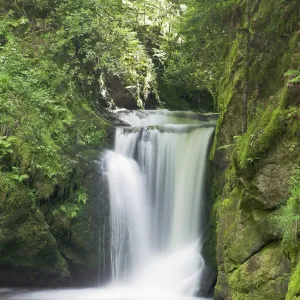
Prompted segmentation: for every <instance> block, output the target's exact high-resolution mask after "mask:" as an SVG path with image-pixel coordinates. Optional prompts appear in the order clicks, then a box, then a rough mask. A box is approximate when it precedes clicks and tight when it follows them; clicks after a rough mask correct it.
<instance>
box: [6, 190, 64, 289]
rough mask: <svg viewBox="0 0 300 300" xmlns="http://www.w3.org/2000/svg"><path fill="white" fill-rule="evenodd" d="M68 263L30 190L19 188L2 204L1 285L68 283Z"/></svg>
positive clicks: (12, 191) (11, 191)
mask: <svg viewBox="0 0 300 300" xmlns="http://www.w3.org/2000/svg"><path fill="white" fill-rule="evenodd" d="M69 278H70V273H69V269H68V265H67V262H66V261H65V259H64V258H63V256H62V255H61V253H60V251H59V249H58V247H57V242H56V240H55V238H54V237H53V235H52V234H51V231H50V228H49V225H48V224H47V222H46V221H45V218H44V216H43V214H42V213H41V211H40V210H39V208H38V207H37V206H36V204H35V202H33V201H32V198H31V195H30V193H29V191H28V190H27V189H25V188H23V187H22V185H19V186H17V189H13V188H12V189H11V190H10V191H9V194H8V195H7V197H5V199H1V203H0V284H1V285H23V284H24V285H25V284H26V285H35V284H40V285H48V284H51V282H56V283H62V282H67V281H68V280H69Z"/></svg>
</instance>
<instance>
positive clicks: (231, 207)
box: [217, 189, 267, 273]
mask: <svg viewBox="0 0 300 300" xmlns="http://www.w3.org/2000/svg"><path fill="white" fill-rule="evenodd" d="M240 201H241V191H239V190H237V189H236V190H234V191H233V192H232V193H231V195H230V198H227V199H225V200H223V201H222V202H221V204H220V207H219V210H218V215H219V220H218V229H217V233H218V246H217V249H218V251H217V259H218V264H219V270H223V271H225V272H226V273H227V272H231V271H232V270H233V269H235V268H236V267H238V266H239V265H240V264H242V263H243V262H244V261H246V260H247V259H248V258H249V257H251V255H253V254H254V253H255V252H256V251H257V250H259V249H260V248H261V247H262V246H263V245H264V244H265V243H266V242H267V240H266V238H265V237H264V235H263V234H262V233H261V231H260V230H259V227H258V226H257V224H256V223H255V221H254V220H253V219H252V216H251V213H249V212H247V211H243V210H241V209H240V207H239V205H240Z"/></svg>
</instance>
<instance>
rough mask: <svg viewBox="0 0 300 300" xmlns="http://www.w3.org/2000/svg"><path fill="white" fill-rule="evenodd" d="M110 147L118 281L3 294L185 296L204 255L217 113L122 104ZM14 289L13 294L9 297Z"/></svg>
mask: <svg viewBox="0 0 300 300" xmlns="http://www.w3.org/2000/svg"><path fill="white" fill-rule="evenodd" d="M118 114H119V116H120V118H121V119H122V120H124V121H125V122H127V123H129V124H130V125H132V126H133V127H124V128H118V129H117V130H116V133H115V145H114V149H113V150H107V151H106V152H105V153H104V161H105V171H104V172H105V176H106V179H107V183H108V187H109V197H110V225H111V228H110V230H111V247H110V248H111V249H110V252H111V266H112V283H111V285H110V286H107V287H102V288H93V289H91V288H89V289H77V290H70V289H68V290H52V291H50V290H47V291H38V292H26V291H16V292H14V294H13V295H12V294H9V293H8V294H7V296H6V298H4V299H40V300H43V299H44V300H48V299H49V300H50V299H51V300H52V299H53V300H56V299H57V300H58V299H74V300H77V299H78V300H81V299H85V300H88V299H99V300H102V299H103V300H104V299H105V300H109V299H115V300H117V299H119V300H127V299H128V300H142V299H144V300H147V299H149V300H152V299H161V300H168V299H169V300H177V299H178V300H179V299H180V300H184V299H192V298H194V296H195V295H196V294H197V292H198V289H199V286H200V283H201V280H205V278H203V270H204V267H205V262H204V260H203V257H202V256H201V244H202V239H201V238H202V234H203V227H204V222H205V220H204V219H205V214H204V205H205V190H206V186H205V184H206V180H205V177H206V162H207V154H208V150H209V149H208V147H209V141H210V139H211V136H212V133H213V130H214V125H215V122H216V116H214V115H199V114H196V113H191V112H187V113H184V112H169V111H166V110H160V111H146V112H145V111H133V112H130V111H120V112H119V113H118ZM9 295H10V296H9Z"/></svg>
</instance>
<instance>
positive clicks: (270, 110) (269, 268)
mask: <svg viewBox="0 0 300 300" xmlns="http://www.w3.org/2000/svg"><path fill="white" fill-rule="evenodd" d="M250 2H253V3H254V2H255V1H250ZM275 2H276V1H268V2H267V1H256V4H257V11H253V12H252V13H253V14H254V16H253V20H254V21H253V24H252V28H251V34H252V35H253V37H252V39H253V41H252V45H251V47H252V48H251V54H250V56H251V65H250V70H249V72H250V82H249V103H248V113H249V116H248V131H247V133H245V134H242V133H241V128H242V105H241V103H242V92H243V90H242V86H243V85H242V82H243V77H242V76H241V74H243V72H242V65H241V64H240V62H241V61H242V60H243V51H244V50H243V49H244V48H243V47H244V46H243V45H244V44H243V39H242V37H241V36H237V37H235V41H234V42H235V47H237V49H238V51H236V48H235V51H236V52H234V53H235V54H234V55H233V53H231V58H230V61H229V62H228V65H227V67H228V70H227V71H226V72H227V73H226V76H224V78H223V82H222V88H221V90H220V95H219V102H220V103H221V104H220V107H221V114H220V119H219V124H218V126H217V131H216V137H215V141H214V146H213V149H212V152H211V160H212V162H211V170H212V173H213V175H212V177H213V178H214V180H212V185H213V198H214V201H215V204H214V207H213V209H212V212H211V220H212V225H213V226H212V227H211V228H212V230H213V228H215V234H216V259H217V266H218V280H217V285H216V289H215V299H219V300H223V299H224V300H225V299H228V300H229V299H230V300H242V299H243V300H245V299H246V300H247V299H262V300H264V299H265V300H268V299H288V300H289V299H293V300H295V299H300V284H299V282H300V272H299V270H300V269H299V252H300V250H299V243H300V240H299V238H300V231H299V212H300V211H299V204H300V199H299V193H300V180H299V178H298V177H297V176H298V175H297V176H296V175H295V174H296V173H297V172H298V171H297V170H299V166H300V138H299V132H300V127H299V126H300V122H299V119H298V118H299V117H300V107H299V95H298V94H297V92H296V91H295V90H294V89H290V88H289V86H288V85H287V83H286V82H284V80H283V78H284V72H286V71H287V70H288V69H294V68H295V69H297V68H299V66H300V59H299V53H300V47H299V45H300V44H299V41H300V34H299V31H298V29H297V26H296V23H295V22H296V21H295V19H294V14H295V13H296V12H297V14H298V15H299V11H300V4H299V3H298V4H296V3H294V2H293V5H294V6H292V4H291V5H290V6H289V5H288V6H286V7H285V9H286V10H285V13H286V17H287V16H288V17H287V18H288V19H289V20H290V23H289V26H290V27H289V29H287V28H283V27H282V28H281V30H282V32H285V30H288V31H289V34H288V35H287V36H286V37H283V36H282V35H281V37H280V39H276V38H274V37H275V36H276V35H277V34H278V33H276V32H275V30H274V28H275V27H276V26H275V23H276V21H275V19H273V17H274V15H276V12H275V11H274V10H273V9H272V5H275ZM267 20H268V21H267ZM265 21H266V22H267V23H268V24H269V23H270V24H269V25H270V26H271V27H272V26H273V25H274V26H275V27H274V28H273V29H272V28H271V27H268V30H269V31H267V30H266V29H265V28H264V27H263V26H262V24H265V23H264V22H265ZM270 32H272V34H270ZM262 36H263V37H264V41H263V42H261V43H259V47H258V46H257V45H258V44H257V45H256V42H257V41H258V40H261V37H262ZM275 40H276V42H275ZM279 40H280V42H279ZM278 43H279V44H280V45H282V47H278ZM271 48H272V49H273V50H272V51H271V52H272V54H270V53H269V52H268V49H271ZM262 58H263V60H264V61H265V62H268V63H266V64H264V63H262ZM259 64H260V72H261V73H264V74H265V75H266V76H263V77H260V76H256V75H257V73H255V72H256V71H255V70H257V68H256V67H257V66H258V65H259ZM267 74H269V75H270V76H267ZM271 74H272V76H271ZM257 86H260V90H259V91H258V90H257ZM297 95H298V96H297ZM295 172H296V173H295ZM297 174H298V173H297ZM212 240H213V239H212ZM210 247H212V246H210Z"/></svg>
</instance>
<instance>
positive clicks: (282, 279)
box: [228, 242, 291, 300]
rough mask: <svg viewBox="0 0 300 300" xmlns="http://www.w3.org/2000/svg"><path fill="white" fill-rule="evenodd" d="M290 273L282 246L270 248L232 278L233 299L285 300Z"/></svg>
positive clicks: (264, 249)
mask: <svg viewBox="0 0 300 300" xmlns="http://www.w3.org/2000/svg"><path fill="white" fill-rule="evenodd" d="M290 271H291V265H290V261H289V260H288V258H287V257H286V256H284V254H283V253H282V251H281V249H280V245H279V243H278V242H274V243H271V244H268V245H266V246H265V247H264V248H263V249H262V250H260V251H259V252H257V253H256V254H255V255H253V256H252V257H251V258H250V259H249V260H247V261H246V262H245V263H243V264H242V265H241V266H240V267H238V268H237V269H236V270H234V271H233V272H232V273H230V274H229V276H228V283H229V285H230V288H231V291H230V296H231V299H232V300H240V299H243V300H247V299H262V300H264V299H265V300H268V299H272V298H273V297H274V296H275V295H276V299H278V300H280V299H285V295H286V292H287V286H288V280H289V276H290Z"/></svg>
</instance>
